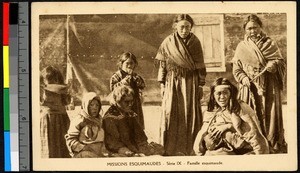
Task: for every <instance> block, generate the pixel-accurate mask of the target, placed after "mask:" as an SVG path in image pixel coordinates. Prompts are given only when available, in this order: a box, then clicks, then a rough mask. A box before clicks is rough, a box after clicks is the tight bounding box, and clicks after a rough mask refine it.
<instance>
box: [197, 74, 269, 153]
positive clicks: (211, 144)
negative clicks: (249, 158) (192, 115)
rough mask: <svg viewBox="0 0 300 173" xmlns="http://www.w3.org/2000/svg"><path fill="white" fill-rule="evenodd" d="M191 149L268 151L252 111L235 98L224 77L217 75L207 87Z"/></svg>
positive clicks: (233, 91) (215, 151)
mask: <svg viewBox="0 0 300 173" xmlns="http://www.w3.org/2000/svg"><path fill="white" fill-rule="evenodd" d="M194 151H195V153H196V155H241V154H267V153H269V147H268V142H267V140H266V138H265V137H264V136H263V135H262V132H261V129H260V127H259V122H258V119H257V116H256V114H255V112H254V110H252V109H251V108H250V106H248V105H247V104H246V103H244V102H242V101H239V100H237V88H236V87H235V86H234V85H232V84H231V83H230V82H229V80H227V79H226V78H218V79H217V80H216V81H215V82H214V83H213V84H212V86H211V94H210V100H209V103H208V108H207V111H206V112H205V113H204V117H203V126H202V128H201V130H200V131H199V132H198V134H197V137H196V140H195V143H194Z"/></svg>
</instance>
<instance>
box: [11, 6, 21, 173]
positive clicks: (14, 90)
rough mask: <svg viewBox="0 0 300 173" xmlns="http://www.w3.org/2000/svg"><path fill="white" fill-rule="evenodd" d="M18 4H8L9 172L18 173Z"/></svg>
mask: <svg viewBox="0 0 300 173" xmlns="http://www.w3.org/2000/svg"><path fill="white" fill-rule="evenodd" d="M18 48H19V46H18V3H12V2H11V3H10V4H9V101H10V107H9V108H10V154H11V170H12V171H19V113H18V112H19V109H18Z"/></svg>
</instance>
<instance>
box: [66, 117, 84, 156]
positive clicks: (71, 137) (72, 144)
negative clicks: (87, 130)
mask: <svg viewBox="0 0 300 173" xmlns="http://www.w3.org/2000/svg"><path fill="white" fill-rule="evenodd" d="M82 121H83V119H82V118H79V117H78V118H75V119H74V120H72V121H71V124H70V128H69V130H68V133H67V134H66V135H65V138H66V144H67V147H68V149H69V150H70V151H72V152H77V153H78V152H80V151H81V150H82V149H83V148H84V147H85V144H83V143H81V142H80V141H79V135H80V130H81V122H82Z"/></svg>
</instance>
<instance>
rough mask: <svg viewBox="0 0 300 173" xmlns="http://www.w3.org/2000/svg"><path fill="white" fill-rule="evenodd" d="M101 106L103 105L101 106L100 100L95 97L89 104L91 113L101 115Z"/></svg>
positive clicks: (95, 115) (94, 115)
mask: <svg viewBox="0 0 300 173" xmlns="http://www.w3.org/2000/svg"><path fill="white" fill-rule="evenodd" d="M100 108H101V106H100V104H99V102H98V100H96V99H93V100H92V101H91V102H90V104H89V106H88V111H89V115H91V116H93V117H97V116H98V115H99V112H100Z"/></svg>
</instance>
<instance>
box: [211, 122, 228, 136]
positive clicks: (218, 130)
mask: <svg viewBox="0 0 300 173" xmlns="http://www.w3.org/2000/svg"><path fill="white" fill-rule="evenodd" d="M227 129H228V127H227V125H226V124H224V125H217V126H212V127H211V133H212V136H213V137H215V138H220V137H221V135H222V134H223V133H224V132H225V131H226V130H227Z"/></svg>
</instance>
